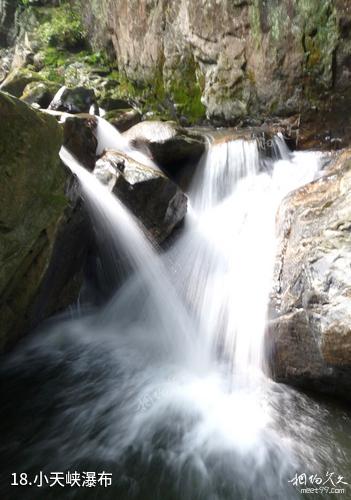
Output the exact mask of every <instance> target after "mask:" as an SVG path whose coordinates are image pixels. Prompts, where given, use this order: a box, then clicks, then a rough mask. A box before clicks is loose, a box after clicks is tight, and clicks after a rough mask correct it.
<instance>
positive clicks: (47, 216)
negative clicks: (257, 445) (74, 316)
mask: <svg viewBox="0 0 351 500" xmlns="http://www.w3.org/2000/svg"><path fill="white" fill-rule="evenodd" d="M0 115H1V120H0V172H1V184H0V206H1V209H0V214H1V215H0V242H1V245H0V297H1V303H0V318H1V319H0V349H1V348H3V347H4V345H5V344H7V343H8V342H11V341H12V340H14V339H15V338H16V337H17V336H18V335H20V334H21V333H23V332H24V330H25V329H26V328H27V327H28V326H29V324H31V322H32V320H33V318H32V317H31V315H30V309H31V307H32V305H33V303H34V302H35V297H36V295H37V293H38V290H39V288H40V284H41V282H42V280H43V278H44V275H45V272H46V270H47V268H48V265H49V263H50V259H51V255H52V249H53V244H54V241H55V235H56V232H57V229H58V226H59V223H60V220H61V218H62V216H63V214H64V211H65V209H66V206H67V199H66V197H65V195H64V188H65V182H66V174H65V171H64V169H63V167H62V164H61V162H60V159H59V156H58V152H59V149H60V147H61V144H62V131H61V128H60V126H59V125H58V124H57V122H56V120H55V118H53V117H51V116H48V115H44V114H42V113H40V112H38V111H35V110H33V109H31V108H30V107H28V106H27V105H26V104H25V103H23V102H21V101H19V100H17V99H15V98H13V97H11V96H10V95H8V94H5V93H2V92H0ZM57 300H58V299H57Z"/></svg>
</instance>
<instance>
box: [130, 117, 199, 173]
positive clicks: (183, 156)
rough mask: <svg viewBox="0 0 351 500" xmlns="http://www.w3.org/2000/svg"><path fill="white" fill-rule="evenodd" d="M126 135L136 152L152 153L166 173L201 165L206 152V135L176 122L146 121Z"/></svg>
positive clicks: (150, 154) (151, 155) (152, 156)
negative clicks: (182, 166)
mask: <svg viewBox="0 0 351 500" xmlns="http://www.w3.org/2000/svg"><path fill="white" fill-rule="evenodd" d="M123 135H124V137H126V138H127V139H128V140H129V141H130V142H131V144H133V145H134V146H135V147H136V148H138V149H141V150H143V151H144V152H148V153H149V156H150V157H151V158H152V159H153V160H154V161H155V162H156V163H157V164H158V165H160V166H161V167H162V168H164V169H166V170H173V169H176V168H177V167H179V166H181V165H184V164H186V163H193V164H194V163H197V162H198V161H199V159H200V158H201V155H202V154H203V153H204V151H205V144H206V140H205V137H204V136H203V135H201V134H198V133H196V132H194V131H192V130H191V129H185V128H182V127H179V126H177V125H176V124H175V123H173V122H162V121H144V122H141V123H138V124H137V125H135V126H134V127H132V128H130V129H129V130H127V132H125V133H124V134H123Z"/></svg>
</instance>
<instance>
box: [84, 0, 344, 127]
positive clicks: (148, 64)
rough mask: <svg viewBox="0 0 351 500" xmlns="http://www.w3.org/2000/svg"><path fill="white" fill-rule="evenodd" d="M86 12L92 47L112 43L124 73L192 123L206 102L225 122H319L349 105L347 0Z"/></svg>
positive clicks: (108, 4)
mask: <svg viewBox="0 0 351 500" xmlns="http://www.w3.org/2000/svg"><path fill="white" fill-rule="evenodd" d="M81 5H82V12H83V17H84V21H85V24H86V26H87V28H88V29H89V31H90V35H91V41H92V43H93V45H94V46H95V47H101V46H108V47H110V46H111V44H112V45H113V47H114V52H115V56H116V60H117V61H118V67H119V69H120V70H121V71H122V72H123V74H125V75H126V76H127V77H128V78H129V79H130V81H131V82H135V83H136V84H137V86H139V87H142V88H150V89H151V90H152V89H154V88H155V87H156V88H157V89H161V90H162V91H164V94H165V95H166V97H167V98H169V99H170V100H172V101H173V103H174V104H175V109H176V111H180V114H184V115H187V114H188V116H191V114H192V113H193V114H194V112H195V110H194V108H192V107H191V104H192V105H193V104H194V102H196V103H197V106H199V105H200V104H201V102H202V103H203V104H204V105H205V106H206V111H207V116H208V118H210V119H211V120H212V121H217V122H218V123H223V124H224V123H225V124H231V123H232V122H235V123H236V122H238V121H239V120H241V119H243V118H246V117H247V116H251V117H260V118H261V119H262V118H265V117H267V116H271V115H280V116H281V115H284V116H290V115H291V114H295V113H297V114H301V115H303V116H305V114H306V113H308V112H309V111H311V110H313V109H317V110H318V111H319V113H317V114H316V116H314V117H313V119H314V120H317V122H318V117H319V116H320V115H321V112H325V111H327V110H329V109H334V107H335V106H337V105H338V103H343V102H344V103H345V101H346V103H349V102H350V99H351V98H350V83H351V69H350V46H351V30H350V23H351V11H350V6H349V2H348V0H338V1H331V0H309V1H304V2H301V1H298V0H282V1H279V2H277V1H271V2H268V1H266V2H263V1H253V0H248V1H216V2H215V1H213V2H210V1H206V2H204V1H200V0H188V1H186V2H180V1H179V0H167V1H165V0H163V1H156V0H148V1H146V0H130V1H128V2H125V1H124V0H102V1H101V2H99V3H97V2H95V1H93V0H88V1H86V0H84V1H83V0H81ZM158 94H161V92H158ZM187 96H188V97H189V96H191V103H187V106H185V107H184V100H186V97H187ZM200 98H201V100H200ZM344 105H345V104H344ZM347 105H349V104H347ZM344 120H345V121H346V118H345V117H344ZM347 122H348V123H350V120H349V119H347Z"/></svg>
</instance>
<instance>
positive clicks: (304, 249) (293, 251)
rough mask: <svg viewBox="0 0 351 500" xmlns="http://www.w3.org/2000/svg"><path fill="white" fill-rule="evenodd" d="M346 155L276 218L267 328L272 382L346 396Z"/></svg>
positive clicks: (349, 347)
mask: <svg viewBox="0 0 351 500" xmlns="http://www.w3.org/2000/svg"><path fill="white" fill-rule="evenodd" d="M350 193H351V150H350V149H348V150H345V151H344V152H343V153H341V154H339V155H338V157H337V159H336V160H334V161H333V162H332V165H331V166H330V167H329V168H328V170H327V171H326V173H325V175H324V176H323V177H322V178H321V179H319V180H317V181H315V182H313V183H311V184H308V185H307V186H305V187H303V188H301V189H299V190H298V191H296V192H294V193H292V194H291V195H290V196H289V197H288V198H287V199H285V201H284V202H283V204H282V206H281V208H280V211H279V214H278V227H279V231H280V233H279V241H280V244H279V252H278V257H277V262H276V272H275V287H274V293H273V296H272V303H271V312H272V318H273V319H272V321H271V322H270V325H269V329H268V337H267V339H268V346H269V351H270V354H271V368H272V372H273V375H274V377H275V379H276V380H278V381H280V382H285V383H290V384H295V385H300V386H303V387H306V388H310V389H316V390H319V391H322V392H329V393H332V394H337V395H340V396H343V397H345V398H348V399H350V397H351V250H350V249H351V194H350Z"/></svg>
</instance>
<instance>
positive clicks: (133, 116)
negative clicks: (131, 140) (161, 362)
mask: <svg viewBox="0 0 351 500" xmlns="http://www.w3.org/2000/svg"><path fill="white" fill-rule="evenodd" d="M104 118H105V120H107V121H108V122H110V123H111V124H112V125H113V126H114V127H116V129H117V130H119V132H125V131H126V130H128V129H130V128H131V127H133V126H134V125H136V124H137V123H140V121H141V114H140V113H139V112H138V111H136V110H135V109H133V108H127V109H114V110H112V111H108V112H107V113H106V115H105V116H104Z"/></svg>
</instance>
